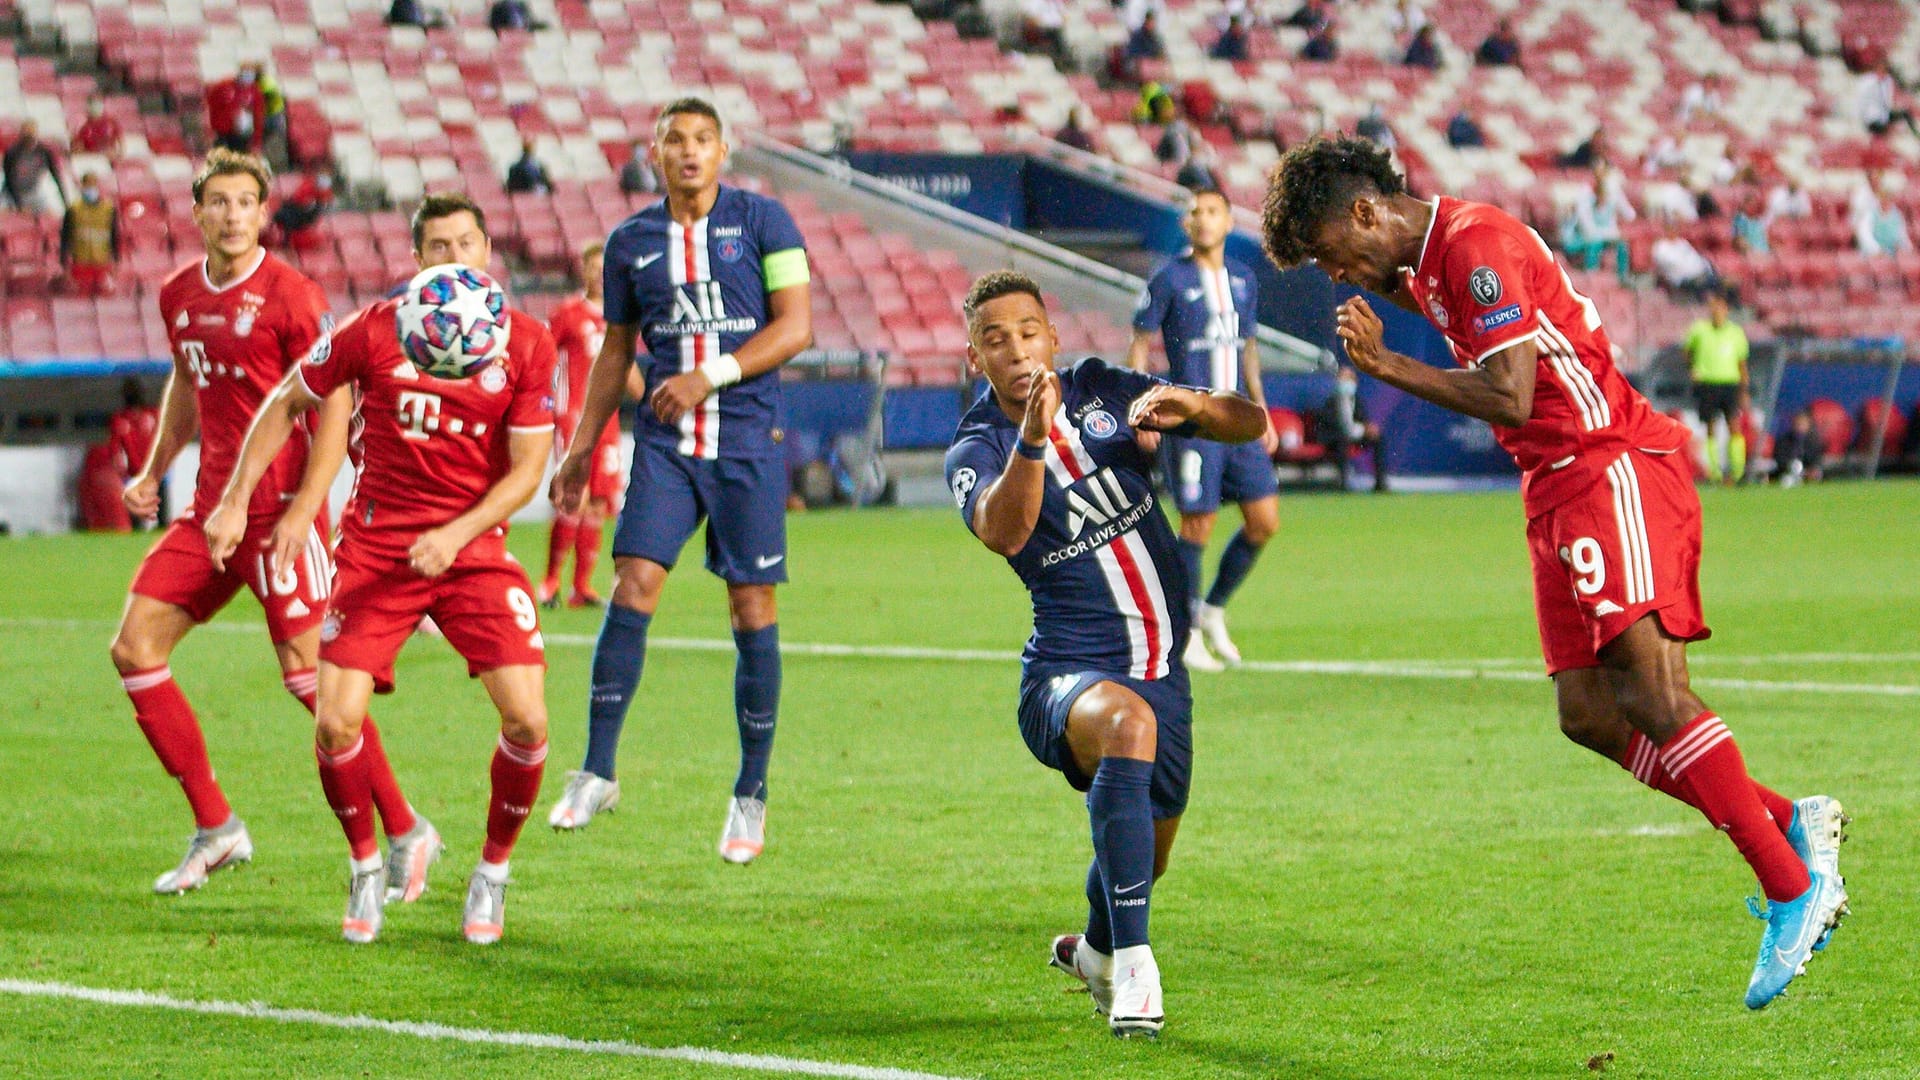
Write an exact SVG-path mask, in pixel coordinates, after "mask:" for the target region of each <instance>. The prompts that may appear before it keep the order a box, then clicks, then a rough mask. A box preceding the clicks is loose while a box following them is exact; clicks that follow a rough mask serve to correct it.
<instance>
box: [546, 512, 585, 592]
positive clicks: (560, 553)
mask: <svg viewBox="0 0 1920 1080" xmlns="http://www.w3.org/2000/svg"><path fill="white" fill-rule="evenodd" d="M579 529H580V519H579V518H578V517H576V516H574V515H572V514H561V515H558V516H557V517H555V518H554V519H553V527H552V528H551V529H550V530H548V532H547V576H546V578H545V580H544V581H543V582H542V583H541V587H540V591H541V592H542V593H543V594H547V595H551V594H553V593H555V592H558V591H559V590H560V569H561V567H563V566H565V565H566V563H567V552H568V550H570V549H571V548H573V547H574V545H575V544H576V543H577V542H578V533H579ZM596 535H597V534H596ZM598 543H599V542H598V540H597V539H596V540H595V547H596V550H597V548H598Z"/></svg>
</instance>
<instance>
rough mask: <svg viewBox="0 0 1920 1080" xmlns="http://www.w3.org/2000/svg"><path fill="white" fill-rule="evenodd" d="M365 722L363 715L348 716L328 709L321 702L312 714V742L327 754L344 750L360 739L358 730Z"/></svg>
mask: <svg viewBox="0 0 1920 1080" xmlns="http://www.w3.org/2000/svg"><path fill="white" fill-rule="evenodd" d="M365 720H366V716H365V715H364V714H361V715H358V716H354V715H349V714H347V713H343V712H341V711H339V710H338V709H334V708H330V707H329V706H328V705H327V703H326V702H324V701H323V702H321V703H320V705H319V707H318V708H317V709H316V710H315V711H314V714H313V741H314V742H316V743H318V744H319V745H320V749H322V750H325V751H327V752H328V753H333V752H335V751H339V750H345V749H346V748H347V747H349V746H352V745H353V740H355V739H357V738H359V737H360V728H361V725H362V724H363V723H364V722H365Z"/></svg>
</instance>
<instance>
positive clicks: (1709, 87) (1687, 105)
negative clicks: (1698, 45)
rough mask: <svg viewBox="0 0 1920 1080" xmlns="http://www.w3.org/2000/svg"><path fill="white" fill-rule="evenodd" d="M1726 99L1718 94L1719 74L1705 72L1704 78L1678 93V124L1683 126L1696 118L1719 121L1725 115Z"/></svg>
mask: <svg viewBox="0 0 1920 1080" xmlns="http://www.w3.org/2000/svg"><path fill="white" fill-rule="evenodd" d="M1726 107H1727V103H1726V99H1725V98H1724V97H1722V96H1721V93H1720V73H1719V72H1717V71H1709V72H1707V75H1706V78H1704V79H1701V80H1699V81H1698V82H1695V83H1693V84H1691V85H1689V86H1688V87H1687V88H1686V89H1685V90H1682V91H1681V92H1680V122H1681V123H1682V124H1685V123H1687V122H1689V121H1691V120H1692V119H1693V118H1694V117H1696V116H1698V117H1701V118H1703V119H1706V120H1719V119H1720V118H1721V117H1722V116H1724V115H1725V110H1726Z"/></svg>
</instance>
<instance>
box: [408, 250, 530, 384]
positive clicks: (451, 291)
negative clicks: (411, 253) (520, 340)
mask: <svg viewBox="0 0 1920 1080" xmlns="http://www.w3.org/2000/svg"><path fill="white" fill-rule="evenodd" d="M394 315H395V318H394V324H395V326H396V328H397V329H398V331H399V334H400V351H402V352H404V353H406V355H407V359H408V360H410V361H412V363H413V366H414V367H417V368H419V369H420V370H421V371H424V372H426V373H427V374H429V375H432V376H434V377H435V378H440V379H464V378H467V377H468V376H470V375H474V374H477V373H478V372H479V371H480V369H481V368H484V367H486V366H487V365H489V364H491V363H493V362H494V361H495V360H497V359H499V358H500V357H502V356H505V355H506V352H507V334H508V331H509V330H510V326H509V324H508V322H507V297H506V294H505V293H503V292H501V291H500V286H499V285H498V284H497V283H495V282H494V280H493V278H491V277H489V276H488V275H487V272H486V271H484V270H475V269H474V268H472V267H470V266H460V265H458V264H457V263H444V264H442V265H440V266H429V267H427V268H426V269H425V270H422V271H420V272H419V273H418V274H415V275H414V276H413V280H412V281H409V282H407V290H406V292H404V293H402V294H400V306H399V308H398V310H396V311H395V313H394Z"/></svg>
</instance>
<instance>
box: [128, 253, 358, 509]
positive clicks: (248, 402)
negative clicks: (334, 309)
mask: <svg viewBox="0 0 1920 1080" xmlns="http://www.w3.org/2000/svg"><path fill="white" fill-rule="evenodd" d="M256 258H257V259H258V260H259V261H258V262H256V263H255V264H254V266H253V269H252V270H250V271H248V270H243V271H242V272H241V274H240V276H238V277H236V278H235V279H234V280H233V281H231V282H229V283H228V284H226V285H222V286H220V287H218V288H215V287H214V286H213V284H212V283H210V282H209V281H208V280H207V272H206V263H205V261H204V260H201V259H196V260H194V261H193V262H191V263H188V264H187V265H185V266H183V267H181V268H180V269H178V270H175V271H174V272H173V274H172V275H171V276H169V277H168V278H167V281H166V284H164V285H162V286H161V287H160V317H161V318H162V319H164V320H165V321H166V324H167V341H168V343H169V344H170V345H171V346H172V347H173V351H174V354H175V355H176V356H178V357H179V359H180V360H181V361H182V362H183V363H184V364H185V365H186V368H187V371H188V372H189V373H190V375H191V376H192V379H193V391H194V399H195V400H196V401H197V402H199V405H200V477H199V479H198V481H196V482H195V484H194V492H193V513H194V515H195V516H197V517H199V518H201V519H203V520H204V519H205V517H206V515H207V513H208V512H209V511H211V510H212V509H213V508H214V506H215V505H217V504H218V503H219V502H220V493H221V492H222V491H224V490H225V489H226V486H227V478H228V477H230V476H232V475H233V464H234V460H235V458H237V457H238V456H239V453H240V444H241V443H242V442H243V441H244V440H245V439H246V437H247V426H248V425H249V424H251V423H252V422H253V414H254V412H255V410H257V409H259V407H260V402H261V401H263V400H265V399H266V396H267V395H268V394H270V393H272V392H273V388H274V387H275V386H277V385H279V383H280V380H281V379H282V378H283V377H285V375H286V373H287V369H289V368H292V367H296V366H298V365H299V363H300V362H301V361H302V360H303V359H306V358H307V357H309V356H324V355H325V354H326V351H327V344H326V343H327V338H328V334H329V332H330V331H331V330H332V329H333V318H332V316H330V315H328V314H327V294H326V293H324V292H322V291H321V290H320V286H318V285H315V284H314V283H313V282H311V281H309V280H307V279H306V278H305V277H304V276H302V275H301V273H300V272H299V271H298V270H295V269H294V268H293V267H291V266H288V265H287V264H286V263H284V262H281V261H280V260H279V259H278V258H276V257H274V256H273V255H272V254H271V253H270V252H268V251H266V250H265V249H262V250H261V251H260V252H259V253H258V255H257V256H256ZM178 389H180V387H179V385H178V384H177V383H176V384H175V390H176V391H177V390H178ZM307 442H308V439H307V428H306V427H305V426H304V425H303V426H302V427H301V428H300V429H299V430H298V431H296V432H295V433H294V437H293V438H292V439H291V440H289V441H288V443H287V446H286V448H285V449H283V450H281V451H280V455H279V456H278V457H276V458H274V459H273V464H272V465H271V466H269V467H268V469H267V473H266V475H265V476H263V477H261V478H260V486H259V487H258V488H257V489H255V491H254V493H253V502H252V504H251V505H250V506H249V507H248V512H249V514H251V515H254V516H260V515H266V514H278V513H279V512H280V504H281V502H283V501H284V499H285V498H290V497H291V496H292V494H293V492H294V491H295V490H296V489H298V488H299V486H300V477H301V474H302V473H304V472H305V471H306V467H307Z"/></svg>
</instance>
